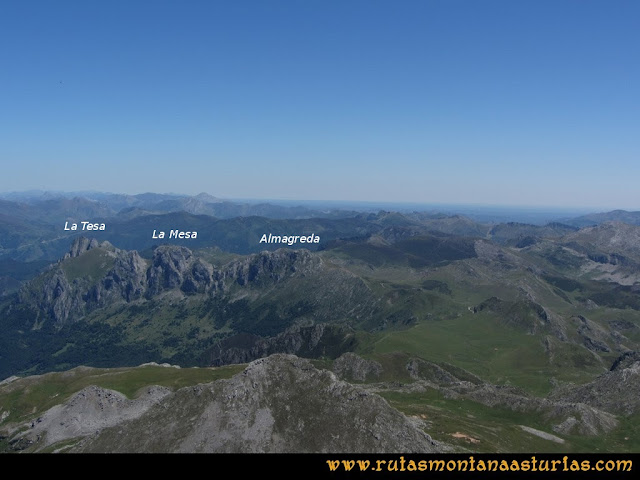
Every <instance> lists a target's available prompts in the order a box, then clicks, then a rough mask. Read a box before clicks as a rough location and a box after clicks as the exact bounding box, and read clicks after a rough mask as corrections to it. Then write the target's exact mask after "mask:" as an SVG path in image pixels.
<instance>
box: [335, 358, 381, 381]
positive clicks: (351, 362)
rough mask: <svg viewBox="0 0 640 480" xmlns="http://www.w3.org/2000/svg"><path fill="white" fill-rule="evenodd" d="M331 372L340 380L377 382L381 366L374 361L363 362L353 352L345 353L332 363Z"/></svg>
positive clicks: (363, 360)
mask: <svg viewBox="0 0 640 480" xmlns="http://www.w3.org/2000/svg"><path fill="white" fill-rule="evenodd" d="M333 371H334V372H335V373H336V375H338V377H340V378H341V379H344V380H356V381H358V382H365V381H367V380H377V379H378V378H379V377H380V374H381V373H382V365H380V363H378V362H376V361H374V360H365V359H364V358H362V357H360V356H358V355H356V354H355V353H353V352H347V353H344V354H342V355H341V356H340V357H338V358H337V359H336V360H335V362H333Z"/></svg>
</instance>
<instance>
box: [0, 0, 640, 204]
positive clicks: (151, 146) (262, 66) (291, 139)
mask: <svg viewBox="0 0 640 480" xmlns="http://www.w3.org/2000/svg"><path fill="white" fill-rule="evenodd" d="M639 19H640V2H637V1H632V0H629V1H615V0H602V1H593V0H579V1H578V0H575V1H563V0H551V1H545V0H535V1H534V0H531V1H524V0H522V1H518V0H506V1H492V0H486V1H485V0H470V1H456V0H440V1H429V0H422V1H406V0H405V1H403V0H396V1H392V0H389V1H376V0H367V1H353V0H339V1H337V0H336V1H332V0H322V1H313V0H299V1H276V0H264V1H247V0H235V1H231V0H229V1H177V0H176V1H171V2H167V1H157V0H155V1H144V2H143V1H135V0H127V1H116V0H109V1H100V2H99V1H64V0H60V1H24V2H22V1H13V2H2V4H1V5H0V45H1V46H0V62H1V63H0V159H1V162H2V163H1V165H2V168H1V171H0V191H11V190H24V189H46V190H65V191H70V190H101V191H112V192H122V193H140V192H145V191H155V192H175V193H188V194H189V193H199V192H202V191H206V192H208V193H211V194H212V195H216V196H223V197H243V198H273V199H320V200H323V199H334V200H365V201H366V200H370V201H409V202H441V203H477V204H502V205H545V206H550V205H554V206H589V207H590V206H597V207H608V208H609V207H610V208H628V209H640V28H638V21H639Z"/></svg>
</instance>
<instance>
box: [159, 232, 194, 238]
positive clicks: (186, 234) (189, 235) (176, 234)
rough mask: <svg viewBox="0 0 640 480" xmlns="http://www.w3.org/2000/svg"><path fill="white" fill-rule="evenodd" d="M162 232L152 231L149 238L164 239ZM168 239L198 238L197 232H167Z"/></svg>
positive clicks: (164, 234)
mask: <svg viewBox="0 0 640 480" xmlns="http://www.w3.org/2000/svg"><path fill="white" fill-rule="evenodd" d="M165 236H166V233H165V232H164V231H162V230H154V231H153V235H151V238H165ZM169 238H198V232H183V231H182V230H169Z"/></svg>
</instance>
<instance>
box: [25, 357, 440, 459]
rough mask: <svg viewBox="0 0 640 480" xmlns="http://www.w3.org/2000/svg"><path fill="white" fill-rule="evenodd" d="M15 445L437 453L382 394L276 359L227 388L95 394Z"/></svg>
mask: <svg viewBox="0 0 640 480" xmlns="http://www.w3.org/2000/svg"><path fill="white" fill-rule="evenodd" d="M30 422H32V423H29V424H27V427H28V429H27V430H26V431H25V432H24V433H21V434H19V439H21V443H20V442H17V441H16V439H14V445H18V446H20V445H21V446H22V447H24V448H29V449H30V451H38V450H40V449H42V448H44V447H45V446H47V445H51V444H52V443H53V442H58V441H61V440H68V439H69V438H71V437H74V438H76V439H77V440H78V442H77V443H76V444H75V445H73V446H72V447H71V448H70V449H69V450H68V451H72V452H242V453H258V452H339V453H346V452H438V451H446V450H447V449H448V447H447V446H446V445H444V444H441V443H437V442H435V441H433V440H432V439H431V437H430V436H429V435H427V434H426V433H424V432H423V431H422V430H420V429H419V428H417V427H416V426H415V425H414V424H413V423H412V422H411V421H410V420H409V419H407V418H406V417H405V416H404V415H402V414H401V413H399V412H398V411H396V410H395V409H393V408H391V407H390V406H389V405H388V404H387V402H386V401H385V400H384V399H382V398H381V397H379V396H378V395H376V394H373V393H369V392H367V391H365V390H363V389H362V388H360V387H357V386H353V385H350V384H348V383H346V382H343V381H341V380H338V379H337V377H336V376H335V375H334V374H333V373H332V372H330V371H326V370H317V369H316V368H314V367H313V366H312V365H311V363H310V362H309V361H308V360H303V359H300V358H298V357H295V356H292V355H273V356H271V357H268V358H265V359H261V360H257V361H254V362H252V363H251V364H250V365H249V366H248V367H247V368H246V369H245V370H244V371H243V372H242V373H240V374H237V375H235V376H234V377H232V378H231V379H229V380H218V381H215V382H211V383H208V384H200V385H197V386H194V387H185V388H182V389H180V390H177V391H175V392H172V393H169V392H168V391H167V390H166V389H160V388H150V389H148V391H145V393H144V395H143V396H141V397H139V398H138V399H136V400H126V399H124V398H122V396H121V395H120V394H118V393H117V392H113V391H108V390H105V389H99V388H97V387H89V388H85V389H84V390H82V391H81V392H79V393H77V394H76V395H74V396H73V397H72V398H71V399H70V400H68V401H67V402H65V403H64V404H63V405H58V406H56V407H53V408H51V409H50V410H49V411H47V412H46V413H45V414H44V415H42V416H41V417H40V419H35V420H32V421H30Z"/></svg>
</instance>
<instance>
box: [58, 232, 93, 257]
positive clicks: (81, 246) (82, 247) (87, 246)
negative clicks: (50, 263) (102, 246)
mask: <svg viewBox="0 0 640 480" xmlns="http://www.w3.org/2000/svg"><path fill="white" fill-rule="evenodd" d="M97 246H99V243H98V241H97V240H96V239H95V238H92V239H89V238H86V237H78V238H76V239H75V240H74V241H73V244H72V245H71V249H70V250H69V253H67V254H66V255H65V257H64V258H76V257H79V256H80V255H82V254H83V253H85V252H88V251H89V250H91V249H92V248H96V247H97Z"/></svg>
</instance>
